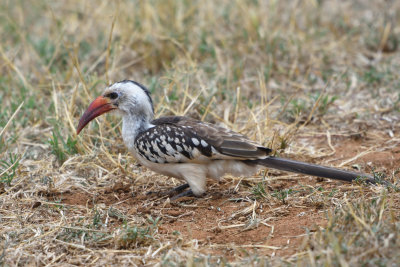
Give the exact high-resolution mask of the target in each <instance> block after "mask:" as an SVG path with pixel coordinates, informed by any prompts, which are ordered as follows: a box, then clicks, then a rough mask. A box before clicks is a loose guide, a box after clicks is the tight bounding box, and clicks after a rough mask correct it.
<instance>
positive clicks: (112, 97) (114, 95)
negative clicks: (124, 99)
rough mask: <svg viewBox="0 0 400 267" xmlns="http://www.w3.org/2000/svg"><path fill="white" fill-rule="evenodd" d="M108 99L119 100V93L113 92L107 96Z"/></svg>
mask: <svg viewBox="0 0 400 267" xmlns="http://www.w3.org/2000/svg"><path fill="white" fill-rule="evenodd" d="M105 96H106V97H108V98H110V99H117V98H118V93H116V92H111V93H109V94H106V95H105Z"/></svg>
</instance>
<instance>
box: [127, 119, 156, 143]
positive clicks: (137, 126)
mask: <svg viewBox="0 0 400 267" xmlns="http://www.w3.org/2000/svg"><path fill="white" fill-rule="evenodd" d="M153 126H154V125H152V124H151V123H150V120H149V119H148V118H146V117H145V116H143V117H141V116H139V117H138V116H132V115H125V116H123V117H122V138H123V139H124V143H125V145H126V146H127V147H128V149H129V150H131V149H133V147H134V143H135V139H136V137H137V135H138V134H140V133H142V132H144V131H146V130H147V129H149V128H151V127H153Z"/></svg>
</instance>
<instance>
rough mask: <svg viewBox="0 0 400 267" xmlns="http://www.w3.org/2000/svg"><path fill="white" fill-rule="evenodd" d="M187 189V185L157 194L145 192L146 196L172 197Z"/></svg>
mask: <svg viewBox="0 0 400 267" xmlns="http://www.w3.org/2000/svg"><path fill="white" fill-rule="evenodd" d="M188 187H189V184H182V185H180V186H177V187H174V188H172V189H170V190H168V191H159V192H154V191H150V192H147V193H146V195H151V194H157V195H159V196H172V195H174V194H176V193H181V192H182V191H183V190H185V189H186V188H188ZM189 191H190V190H189Z"/></svg>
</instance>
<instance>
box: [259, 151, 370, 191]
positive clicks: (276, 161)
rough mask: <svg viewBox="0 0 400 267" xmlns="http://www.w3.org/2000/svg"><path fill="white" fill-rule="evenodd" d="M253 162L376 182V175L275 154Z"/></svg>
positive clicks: (328, 175) (293, 170) (312, 173)
mask: <svg viewBox="0 0 400 267" xmlns="http://www.w3.org/2000/svg"><path fill="white" fill-rule="evenodd" d="M251 163H256V164H258V165H263V166H265V167H268V168H273V169H278V170H282V171H288V172H295V173H302V174H307V175H312V176H318V177H323V178H330V179H335V180H342V181H348V182H351V181H353V180H355V179H357V178H361V179H365V181H367V182H370V183H374V184H375V183H376V181H375V179H374V177H373V176H371V175H369V174H365V173H357V172H351V171H345V170H340V169H336V168H331V167H325V166H321V165H315V164H310V163H306V162H301V161H296V160H291V159H285V158H277V157H273V156H271V157H268V158H265V159H258V160H255V161H251Z"/></svg>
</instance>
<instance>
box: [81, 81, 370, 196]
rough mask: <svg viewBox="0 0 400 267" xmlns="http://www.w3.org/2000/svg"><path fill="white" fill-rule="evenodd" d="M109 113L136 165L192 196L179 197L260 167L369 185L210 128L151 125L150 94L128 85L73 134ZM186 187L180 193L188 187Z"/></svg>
mask: <svg viewBox="0 0 400 267" xmlns="http://www.w3.org/2000/svg"><path fill="white" fill-rule="evenodd" d="M111 110H118V111H119V113H120V114H121V115H122V138H123V140H124V143H125V145H126V146H127V147H128V149H129V151H130V152H131V153H132V154H133V155H134V156H135V158H136V159H137V161H138V162H139V163H140V164H142V165H144V166H146V167H147V168H149V169H151V170H153V171H155V172H158V173H161V174H164V175H167V176H172V177H175V178H178V179H183V180H185V181H186V182H187V184H188V186H190V189H191V191H190V190H189V191H187V192H184V193H182V194H181V195H180V196H182V195H188V194H191V193H193V194H194V195H195V196H200V195H202V194H203V193H204V192H205V191H206V178H207V177H209V178H214V179H217V180H219V179H220V178H221V177H222V176H223V175H224V174H226V173H230V174H233V175H235V176H242V175H250V174H252V173H255V172H256V171H257V170H258V169H259V168H262V167H268V168H274V169H279V170H283V171H289V172H295V173H302V174H308V175H312V176H319V177H324V178H331V179H336V180H343V181H353V180H355V179H356V178H358V177H364V178H366V179H367V180H369V181H373V177H372V176H370V175H367V174H363V173H355V172H350V171H345V170H339V169H335V168H330V167H324V166H319V165H314V164H309V163H305V162H299V161H294V160H289V159H284V158H278V157H274V156H270V155H269V154H270V153H271V149H269V148H266V147H263V146H261V145H259V144H257V143H255V142H253V141H251V140H249V139H248V138H247V137H246V136H244V135H241V134H238V133H235V132H233V131H231V130H228V129H225V128H223V127H219V126H216V125H213V124H210V123H206V122H202V121H199V120H195V119H191V118H187V117H180V116H170V117H161V118H159V119H155V120H154V119H153V116H154V108H153V102H152V99H151V97H150V93H149V91H148V90H147V89H146V87H144V86H143V85H141V84H140V83H137V82H134V81H130V80H124V81H121V82H117V83H114V84H112V85H111V86H109V87H107V88H106V89H105V91H104V93H103V94H102V95H101V96H99V97H97V98H96V99H95V100H94V101H93V102H92V103H91V104H90V106H89V107H88V109H87V110H86V112H85V113H84V114H83V116H82V118H81V119H80V121H79V125H78V129H77V133H78V134H79V132H80V131H81V130H82V129H83V128H84V127H85V126H86V124H88V123H89V122H90V121H91V120H93V119H94V118H96V117H97V116H100V115H101V114H103V113H106V112H109V111H111ZM187 184H185V185H183V186H181V187H180V189H185V188H187V187H188V186H187Z"/></svg>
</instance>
